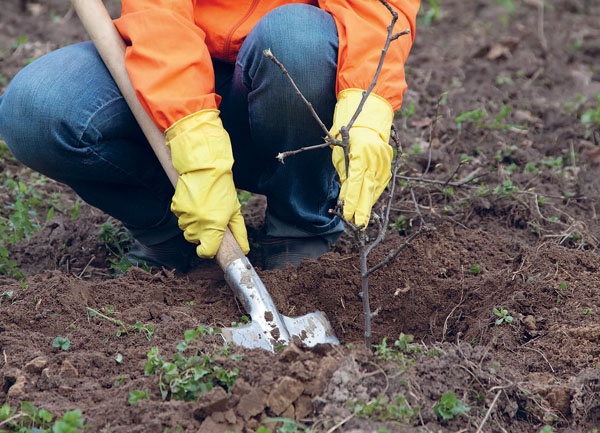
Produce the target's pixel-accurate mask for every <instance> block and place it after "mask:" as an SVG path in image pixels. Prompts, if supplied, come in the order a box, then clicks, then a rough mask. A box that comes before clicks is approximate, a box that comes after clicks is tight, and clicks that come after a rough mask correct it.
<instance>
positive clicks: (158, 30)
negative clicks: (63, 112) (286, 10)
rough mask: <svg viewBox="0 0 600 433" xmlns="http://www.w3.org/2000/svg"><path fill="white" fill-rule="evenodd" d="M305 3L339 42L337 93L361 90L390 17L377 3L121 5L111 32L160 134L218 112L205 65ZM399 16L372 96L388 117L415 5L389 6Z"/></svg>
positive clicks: (400, 1) (126, 0)
mask: <svg viewBox="0 0 600 433" xmlns="http://www.w3.org/2000/svg"><path fill="white" fill-rule="evenodd" d="M287 3H307V4H312V5H315V6H319V7H320V8H321V9H323V10H326V11H328V12H329V13H331V14H332V16H333V17H334V19H335V22H336V25H337V30H338V35H339V54H338V77H337V91H338V92H340V91H341V90H344V89H347V88H359V89H367V88H368V86H369V85H370V83H371V80H372V78H373V76H374V74H375V71H376V68H377V64H378V62H379V58H380V56H381V50H382V48H383V46H384V44H385V41H386V36H387V27H388V26H389V25H390V23H391V20H392V15H391V14H390V12H389V11H388V10H387V9H386V8H385V7H384V5H383V4H382V3H381V2H380V1H379V0H318V1H317V0H313V1H311V0H122V13H121V17H120V18H118V19H116V20H115V25H116V26H117V29H118V30H119V32H120V34H121V35H122V37H123V39H124V40H125V43H126V45H127V51H126V65H127V70H128V73H129V76H130V77H131V81H132V83H133V86H134V88H135V89H136V92H137V95H138V98H139V99H140V102H141V103H142V105H143V106H144V108H145V109H146V111H147V112H148V114H149V115H150V117H152V119H153V120H154V122H155V123H156V124H157V125H158V127H159V128H161V129H162V130H165V129H167V128H168V127H170V126H171V125H172V124H173V123H175V122H176V121H177V120H179V119H181V118H183V117H185V116H188V115H190V114H193V113H195V112H197V111H199V110H202V109H208V108H218V106H219V103H220V100H221V98H220V96H219V95H217V94H216V93H215V89H214V72H213V70H212V62H211V60H210V59H211V58H215V59H219V60H225V61H232V62H233V61H235V58H236V56H237V53H238V51H239V49H240V46H241V44H242V42H243V40H244V38H245V37H246V35H247V34H248V33H249V32H250V30H251V29H252V27H253V26H254V25H255V24H256V23H257V22H258V21H259V20H260V18H261V17H262V16H264V15H265V14H266V13H267V12H268V11H270V10H272V9H274V8H276V7H278V6H281V5H284V4H287ZM388 3H389V4H390V5H391V6H392V8H393V9H394V10H396V11H397V12H398V15H399V18H398V21H397V23H396V27H395V29H394V32H400V31H402V30H405V29H410V30H411V34H410V35H408V36H402V37H400V38H399V39H398V40H396V41H394V42H392V44H391V46H390V49H389V51H388V54H387V57H386V59H385V63H384V67H383V70H382V72H381V75H380V76H379V79H378V81H377V85H376V87H375V89H374V93H376V94H378V95H379V96H382V97H384V98H386V99H387V100H388V101H389V102H390V103H391V104H392V106H393V108H394V110H396V109H398V108H399V107H400V105H401V104H402V95H403V94H404V91H405V90H406V81H405V77H404V63H405V61H406V59H407V57H408V53H409V51H410V48H411V46H412V43H413V39H414V34H415V20H416V14H417V12H418V9H419V4H420V0H388Z"/></svg>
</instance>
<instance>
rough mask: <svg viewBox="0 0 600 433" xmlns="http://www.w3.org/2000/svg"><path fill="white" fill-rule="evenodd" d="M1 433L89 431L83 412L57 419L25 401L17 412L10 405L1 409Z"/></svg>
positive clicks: (75, 432)
mask: <svg viewBox="0 0 600 433" xmlns="http://www.w3.org/2000/svg"><path fill="white" fill-rule="evenodd" d="M0 427H1V428H0V433H79V432H84V431H89V429H88V428H87V426H86V425H85V421H84V418H83V417H82V415H81V411H79V410H72V411H67V412H65V413H64V414H63V416H62V417H60V418H55V417H54V415H53V414H52V413H50V412H49V411H47V410H45V409H38V408H37V407H36V406H35V405H34V404H33V403H31V402H28V401H24V402H22V403H21V406H20V411H18V412H17V410H16V409H13V408H12V407H11V406H10V405H9V404H4V405H3V406H2V407H0Z"/></svg>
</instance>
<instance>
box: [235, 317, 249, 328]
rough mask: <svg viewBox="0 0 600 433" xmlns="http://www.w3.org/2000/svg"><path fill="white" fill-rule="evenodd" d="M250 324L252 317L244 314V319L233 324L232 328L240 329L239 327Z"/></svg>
mask: <svg viewBox="0 0 600 433" xmlns="http://www.w3.org/2000/svg"><path fill="white" fill-rule="evenodd" d="M248 323H250V317H248V316H246V315H245V314H243V315H242V317H241V318H240V321H239V322H231V326H232V327H239V326H244V325H247V324H248Z"/></svg>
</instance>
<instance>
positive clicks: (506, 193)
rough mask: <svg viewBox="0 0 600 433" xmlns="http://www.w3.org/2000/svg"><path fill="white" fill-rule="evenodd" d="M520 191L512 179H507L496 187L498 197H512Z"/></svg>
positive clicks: (495, 192) (495, 191)
mask: <svg viewBox="0 0 600 433" xmlns="http://www.w3.org/2000/svg"><path fill="white" fill-rule="evenodd" d="M518 191H519V187H517V186H515V185H514V184H513V182H512V180H510V179H507V180H505V181H504V182H502V183H501V184H500V185H498V186H496V187H495V188H494V195H496V196H497V197H498V198H505V197H510V196H512V195H513V194H515V193H516V192H518Z"/></svg>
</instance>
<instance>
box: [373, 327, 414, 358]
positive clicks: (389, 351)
mask: <svg viewBox="0 0 600 433" xmlns="http://www.w3.org/2000/svg"><path fill="white" fill-rule="evenodd" d="M413 340H414V337H413V336H412V335H410V334H404V333H400V336H399V337H398V339H397V340H396V341H394V344H393V345H392V346H389V345H388V343H387V337H383V339H382V340H381V344H374V345H373V349H375V356H376V357H378V358H379V359H382V360H385V361H402V362H403V363H405V362H407V360H406V357H405V356H404V355H405V354H408V353H411V352H417V351H419V347H418V346H416V345H414V344H412V342H413Z"/></svg>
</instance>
